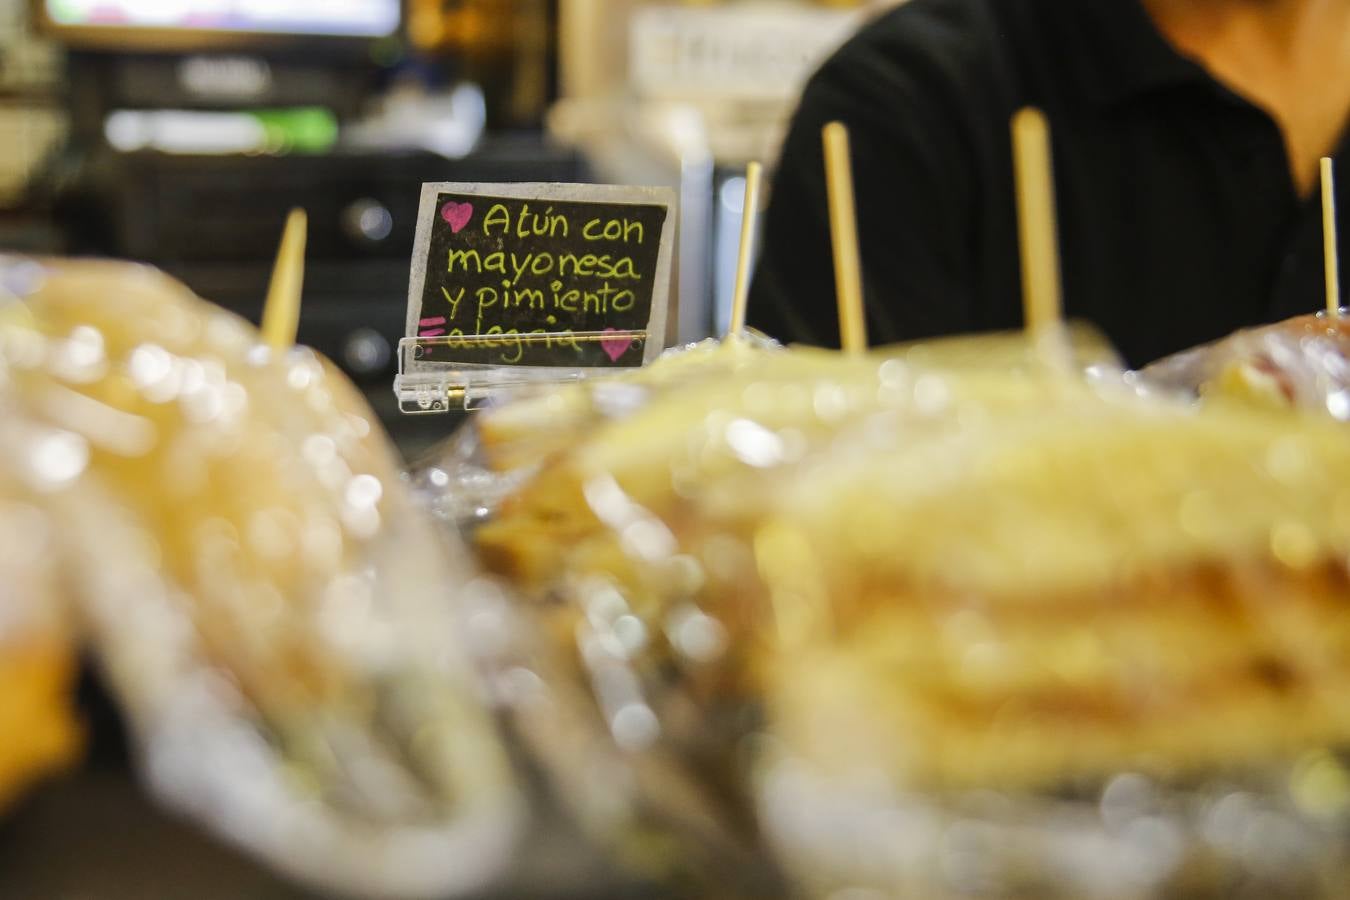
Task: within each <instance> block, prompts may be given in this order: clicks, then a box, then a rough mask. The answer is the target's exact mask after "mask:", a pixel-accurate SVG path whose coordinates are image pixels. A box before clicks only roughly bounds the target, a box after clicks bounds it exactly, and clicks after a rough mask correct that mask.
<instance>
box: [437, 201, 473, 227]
mask: <svg viewBox="0 0 1350 900" xmlns="http://www.w3.org/2000/svg"><path fill="white" fill-rule="evenodd" d="M441 218H442V219H444V220H445V221H446V222H447V223H448V224H449V225H450V230H451V231H452V232H453V233H455V234H459V233H460V231H461V230H463V228H464V226H465V225H468V224H469V220H470V219H472V218H473V204H472V203H456V202H455V201H453V200H449V201H447V202H446V204H445V205H444V206H442V207H441Z"/></svg>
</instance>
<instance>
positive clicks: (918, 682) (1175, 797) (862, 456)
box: [754, 391, 1350, 898]
mask: <svg viewBox="0 0 1350 900" xmlns="http://www.w3.org/2000/svg"><path fill="white" fill-rule="evenodd" d="M1057 393H1058V396H1057V397H1054V398H1052V397H1049V396H1047V398H1046V400H1045V405H1044V407H1043V409H1041V410H1040V411H1039V412H1038V413H1037V414H1036V415H1018V416H1006V417H999V416H994V417H986V418H984V419H983V420H969V421H966V422H964V423H960V424H957V425H954V426H953V427H952V428H951V429H949V430H942V429H939V430H935V431H933V432H931V433H929V434H928V435H917V436H916V435H913V434H909V435H906V436H905V437H904V438H903V439H898V438H897V437H896V436H894V435H888V434H886V433H884V432H879V431H876V430H872V431H870V432H869V434H870V435H871V439H870V440H868V439H860V440H859V441H856V442H854V443H853V447H854V450H853V451H852V454H853V455H852V458H851V459H850V457H849V455H847V454H846V455H843V456H839V457H837V458H835V459H833V460H829V461H826V460H820V461H818V463H817V464H816V467H815V468H814V470H812V471H801V472H799V473H797V477H796V478H795V479H794V483H793V484H792V485H791V486H786V487H785V489H784V490H783V492H782V493H780V494H779V495H778V496H777V500H776V503H775V504H774V507H773V509H772V510H771V512H770V514H769V515H768V516H766V517H765V518H764V519H763V520H761V522H760V523H759V524H758V529H757V531H756V537H755V542H754V546H755V550H756V553H755V567H756V568H757V569H758V570H759V571H760V572H763V573H782V574H781V575H780V576H776V577H775V576H772V575H766V578H767V579H768V584H767V589H768V592H769V593H768V596H769V600H768V603H769V605H771V606H772V607H773V608H774V609H776V610H783V611H785V612H787V614H788V616H790V618H789V619H786V621H792V622H794V625H793V626H792V627H791V628H790V629H789V630H787V631H786V632H781V633H783V634H784V637H783V641H782V643H781V644H780V645H779V647H778V648H775V649H774V650H772V651H770V653H768V654H766V657H765V658H766V660H767V661H768V662H767V666H768V668H767V669H766V670H765V672H764V678H763V685H764V687H765V690H766V695H767V698H768V699H767V708H768V711H767V714H766V719H767V723H768V724H767V733H768V734H769V735H771V738H770V739H769V740H768V741H767V742H766V746H767V747H768V750H767V751H766V752H765V754H764V756H763V757H762V758H761V760H760V794H759V800H760V810H761V814H762V816H763V821H764V824H765V827H766V828H767V829H768V830H769V831H770V833H771V834H772V835H773V838H774V841H775V843H776V845H777V846H778V847H779V848H780V852H781V854H782V858H783V859H785V860H788V861H789V862H790V863H791V865H792V866H793V868H794V871H796V872H797V873H798V874H799V875H800V877H801V879H802V881H803V882H804V883H805V884H806V885H808V887H809V888H810V892H811V893H813V894H815V895H819V896H829V895H831V894H832V893H833V892H835V891H843V890H847V889H850V888H856V889H871V890H875V891H880V892H882V893H883V894H884V895H891V894H902V895H912V896H924V897H956V896H963V897H964V896H971V895H974V896H1037V897H1112V898H1116V897H1122V898H1123V897H1129V898H1135V897H1156V896H1216V897H1217V896H1224V897H1227V896H1286V897H1311V896H1325V897H1336V896H1342V892H1343V888H1344V885H1345V884H1347V883H1350V881H1347V879H1348V878H1350V869H1347V867H1346V866H1347V853H1346V851H1347V849H1350V842H1348V841H1347V839H1348V838H1350V830H1348V828H1350V775H1348V774H1347V771H1346V770H1345V768H1343V760H1342V759H1341V758H1340V757H1339V756H1338V755H1337V752H1338V751H1339V750H1341V749H1342V748H1344V747H1346V746H1347V740H1348V739H1350V701H1347V699H1346V698H1347V696H1350V694H1348V693H1347V690H1348V689H1350V617H1347V607H1346V600H1347V599H1348V598H1350V580H1348V579H1347V572H1346V563H1345V560H1346V551H1347V548H1350V517H1348V514H1350V493H1347V492H1346V491H1345V490H1344V489H1343V488H1341V487H1340V486H1341V485H1345V484H1347V483H1350V481H1347V478H1348V477H1350V444H1347V443H1346V442H1345V441H1344V440H1343V439H1342V438H1340V437H1339V436H1338V431H1339V427H1338V426H1337V425H1335V424H1334V423H1331V422H1324V421H1320V420H1316V419H1303V418H1294V417H1288V416H1283V415H1279V414H1272V413H1267V412H1265V411H1261V410H1251V409H1243V408H1240V407H1212V408H1205V409H1201V410H1194V409H1191V408H1189V407H1188V406H1187V405H1184V404H1171V403H1167V402H1160V401H1156V400H1147V399H1143V400H1141V399H1140V398H1137V397H1133V396H1130V395H1129V394H1126V393H1121V394H1120V395H1119V396H1109V395H1106V396H1103V395H1100V394H1098V395H1096V396H1094V394H1093V393H1091V392H1090V393H1085V394H1083V395H1081V396H1077V397H1075V396H1074V395H1073V394H1072V393H1069V392H1064V391H1059V392H1057ZM860 437H861V436H860Z"/></svg>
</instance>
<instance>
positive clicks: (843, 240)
mask: <svg viewBox="0 0 1350 900" xmlns="http://www.w3.org/2000/svg"><path fill="white" fill-rule="evenodd" d="M822 136H823V138H824V141H825V187H826V190H827V192H828V194H829V204H830V238H831V244H832V245H833V248H834V280H835V292H836V295H837V298H838V303H839V339H840V344H841V346H842V347H843V349H844V352H845V353H865V352H866V351H867V320H866V319H865V318H864V315H863V289H862V262H861V259H860V257H859V254H858V216H857V213H856V211H855V210H854V205H853V167H852V165H851V164H850V162H849V148H848V129H846V128H845V127H844V125H843V123H841V122H831V123H830V124H828V125H826V126H825V130H824V132H823V133H822Z"/></svg>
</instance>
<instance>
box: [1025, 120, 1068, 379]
mask: <svg viewBox="0 0 1350 900" xmlns="http://www.w3.org/2000/svg"><path fill="white" fill-rule="evenodd" d="M1012 142H1013V164H1014V172H1015V175H1016V181H1017V227H1018V237H1019V245H1020V247H1021V254H1022V307H1023V315H1024V317H1025V320H1026V328H1027V331H1028V333H1029V334H1030V335H1031V337H1032V338H1033V339H1034V340H1037V341H1038V342H1039V341H1046V342H1047V347H1048V344H1050V343H1059V340H1058V338H1057V335H1058V334H1059V332H1060V329H1061V327H1062V324H1063V303H1062V300H1061V295H1060V270H1059V237H1058V228H1057V227H1056V224H1055V184H1054V168H1053V162H1052V160H1051V155H1050V126H1049V124H1048V123H1047V122H1046V119H1045V114H1044V113H1043V112H1041V111H1040V110H1039V109H1035V108H1033V107H1026V108H1024V109H1021V110H1018V112H1017V114H1016V115H1014V116H1013V120H1012ZM1060 350H1065V351H1066V350H1067V348H1064V347H1062V345H1061V346H1060V348H1059V349H1058V350H1056V351H1053V355H1054V356H1056V357H1059V358H1058V359H1057V360H1055V362H1056V364H1066V363H1067V359H1065V358H1063V357H1064V356H1065V355H1066V354H1065V353H1061V352H1059V351H1060Z"/></svg>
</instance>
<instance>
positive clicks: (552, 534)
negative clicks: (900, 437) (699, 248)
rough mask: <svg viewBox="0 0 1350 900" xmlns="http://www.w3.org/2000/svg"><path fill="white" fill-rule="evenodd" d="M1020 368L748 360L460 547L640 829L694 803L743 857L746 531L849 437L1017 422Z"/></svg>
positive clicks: (897, 355)
mask: <svg viewBox="0 0 1350 900" xmlns="http://www.w3.org/2000/svg"><path fill="white" fill-rule="evenodd" d="M1078 343H1079V346H1080V349H1081V350H1082V351H1083V357H1084V358H1092V359H1093V360H1094V364H1095V365H1097V366H1099V367H1105V366H1109V365H1113V362H1112V360H1111V354H1110V351H1109V349H1107V350H1106V351H1105V352H1104V353H1098V352H1097V350H1098V349H1099V347H1100V343H1099V342H1098V341H1097V339H1095V337H1094V336H1091V335H1089V334H1087V333H1085V332H1084V333H1082V334H1081V335H1080V337H1079V341H1078ZM911 354H913V356H914V357H916V358H911ZM948 355H950V356H951V357H953V358H959V359H961V360H963V361H964V360H970V361H971V362H970V364H969V365H968V366H967V368H968V370H969V371H968V373H967V374H965V375H963V376H961V377H959V378H958V377H955V376H953V377H947V376H943V375H941V374H939V373H940V372H941V371H943V370H941V369H940V368H939V366H940V364H941V360H942V359H943V358H944V357H945V356H948ZM980 363H984V364H985V365H984V366H983V367H982V366H981V365H980ZM1009 369H1012V370H1014V372H1013V374H1012V375H1011V376H1009V374H1008V371H1009ZM1019 369H1020V371H1021V374H1018V370H1019ZM1114 370H1115V371H1116V372H1117V373H1118V375H1117V384H1119V372H1120V369H1119V367H1118V366H1116V367H1114ZM1039 372H1041V366H1040V363H1039V359H1038V355H1037V354H1036V353H1035V352H1034V350H1032V349H1031V348H1028V347H1027V345H1026V344H1025V342H1023V341H1022V340H1021V339H1007V338H985V339H967V340H961V341H953V342H950V343H949V344H948V345H947V346H946V347H941V346H939V347H925V348H923V349H922V350H919V349H918V348H892V349H891V350H890V351H887V352H880V351H879V352H878V353H877V354H875V355H872V356H865V357H862V358H848V357H844V356H841V355H839V354H827V353H823V352H819V351H798V350H786V351H778V352H775V353H771V354H764V355H763V356H762V358H760V359H757V360H755V361H754V363H753V364H747V365H744V366H742V367H740V368H738V369H736V370H734V371H731V372H727V371H723V372H721V373H719V374H718V376H717V377H715V378H707V379H688V380H684V381H683V382H682V383H680V384H679V385H678V387H674V388H672V389H670V390H668V391H667V392H665V393H664V394H662V395H660V396H658V397H654V398H653V399H652V400H651V402H649V403H646V404H644V405H643V406H642V407H640V408H638V409H635V410H634V411H632V412H631V413H630V414H628V415H626V416H624V417H622V418H614V419H609V420H606V421H605V422H604V423H602V424H601V425H599V426H598V427H595V428H593V429H592V430H591V431H590V432H589V433H588V434H586V435H578V436H577V437H576V439H574V440H572V441H571V442H569V444H568V446H567V447H566V449H565V450H562V451H561V452H557V453H554V454H553V455H551V456H550V457H549V458H548V459H546V460H545V461H542V462H541V463H540V464H539V466H538V471H537V473H536V474H534V475H533V476H532V477H531V478H530V479H529V480H528V481H527V482H525V483H524V484H523V485H522V486H521V487H520V488H518V489H517V490H515V491H514V492H512V493H511V494H510V495H508V496H507V498H506V499H505V500H504V502H503V503H502V504H501V507H500V509H499V510H498V512H497V514H496V515H495V516H493V517H492V518H491V519H490V520H489V521H487V522H485V523H483V524H481V525H480V526H479V527H478V528H477V529H476V531H475V532H474V541H475V546H476V549H477V550H478V552H479V554H480V556H481V557H482V558H483V559H484V560H485V562H486V563H487V565H488V566H489V568H491V569H492V570H494V571H496V572H498V573H499V574H501V575H503V576H504V577H506V578H508V579H510V580H511V581H512V582H513V583H514V584H515V585H517V586H518V587H520V588H521V589H522V590H524V591H525V594H526V596H527V598H529V599H532V600H533V601H534V603H535V606H536V609H537V613H536V614H537V615H538V617H539V618H540V620H541V621H542V622H544V623H545V624H544V627H545V629H547V630H548V631H550V632H552V633H555V634H557V635H559V641H560V642H563V641H567V640H570V641H572V642H573V643H574V646H575V649H574V652H573V658H574V661H573V664H574V666H575V667H576V669H577V670H578V673H579V675H580V677H582V678H583V679H586V680H587V681H588V682H589V683H590V685H591V689H592V695H593V697H594V702H595V705H596V708H597V713H598V714H599V716H600V717H601V719H602V720H603V722H604V724H605V726H606V728H607V729H608V731H609V733H610V736H611V739H612V740H613V741H614V743H615V744H616V745H617V746H618V747H620V748H621V749H622V750H624V751H625V753H626V754H627V757H628V759H629V762H630V765H631V766H632V770H633V772H634V777H635V778H637V779H638V782H637V788H636V789H637V791H638V793H639V794H640V795H641V796H644V797H646V798H648V799H649V800H650V801H651V802H652V805H653V807H654V810H653V812H654V815H657V817H658V818H659V814H660V812H662V811H663V801H664V798H666V797H669V796H671V795H676V796H677V797H678V798H679V801H680V802H681V803H683V804H684V809H685V811H686V813H687V811H688V809H689V808H690V802H689V801H690V800H691V798H697V799H698V801H699V804H700V805H701V807H702V808H703V809H704V810H706V813H705V815H706V816H707V817H709V818H708V820H709V821H711V822H720V823H721V828H720V830H719V831H718V832H716V837H717V838H718V839H719V841H720V843H719V846H720V847H722V848H723V849H725V848H726V847H728V846H731V847H739V848H741V849H743V850H744V849H746V848H755V847H758V846H759V843H758V833H757V832H758V828H757V824H756V822H755V820H754V813H753V809H752V807H753V802H752V798H751V797H750V796H749V792H748V789H747V784H748V782H747V780H746V779H745V777H744V775H745V772H744V769H743V763H744V758H745V754H746V752H747V751H748V749H749V746H750V744H752V743H753V739H754V733H755V731H754V725H755V723H756V722H757V721H758V717H759V715H760V713H761V710H762V707H761V705H760V703H759V697H760V692H759V689H758V686H757V684H756V676H755V670H756V669H757V668H758V666H759V662H760V661H759V659H758V657H757V655H756V654H755V653H754V652H752V651H753V648H755V647H757V646H759V645H760V643H761V642H763V641H764V640H766V639H767V638H770V637H771V636H772V635H773V634H774V632H775V631H776V630H777V629H778V628H779V627H780V625H779V624H778V623H776V622H775V616H774V613H773V610H771V609H770V608H769V607H768V606H766V605H764V604H763V603H762V602H760V601H761V600H762V599H763V591H762V590H761V589H759V588H758V587H757V586H758V585H760V584H761V583H762V576H761V574H760V573H759V572H757V571H756V569H755V567H754V565H753V553H752V547H753V523H754V521H755V519H756V517H757V516H758V515H760V514H761V513H762V511H763V510H764V509H765V508H766V505H768V504H770V503H771V502H772V499H773V497H774V496H775V495H776V494H777V493H779V492H781V491H782V490H783V489H784V487H785V485H787V484H789V483H791V481H792V479H793V477H794V475H793V473H794V472H795V471H796V470H797V469H798V468H799V467H800V466H802V465H804V464H806V463H808V462H809V461H810V460H812V459H816V458H829V457H830V456H831V455H832V454H833V453H834V452H835V451H836V450H837V445H838V442H839V441H840V440H842V439H844V436H845V435H851V434H852V433H853V431H854V429H866V428H867V427H880V428H885V429H891V430H894V431H895V432H896V433H898V434H906V433H909V432H910V431H911V430H913V431H922V430H924V429H929V428H933V427H938V425H939V424H941V425H942V426H943V427H946V423H948V422H951V421H954V418H953V412H952V411H953V410H956V411H958V414H957V415H956V418H957V419H959V418H960V417H962V416H981V415H985V414H987V408H988V407H989V406H991V405H996V406H997V405H1001V406H1003V407H1006V408H1007V409H1008V410H1010V411H1012V410H1022V411H1027V410H1030V409H1034V408H1035V406H1036V405H1037V404H1039V403H1041V402H1042V397H1043V395H1044V393H1045V387H1044V384H1045V383H1046V382H1047V378H1046V377H1044V376H1042V375H1039V374H1033V373H1039ZM1049 380H1050V381H1052V382H1053V383H1054V384H1055V385H1058V384H1060V383H1061V382H1062V383H1065V384H1067V385H1068V387H1067V388H1066V389H1070V390H1078V391H1083V390H1087V388H1085V387H1083V386H1082V384H1081V383H1080V382H1079V381H1077V380H1068V381H1064V380H1063V379H1060V378H1054V379H1049ZM1054 389H1055V388H1051V390H1054ZM487 415H488V416H491V415H492V413H488V414H487ZM756 598H759V600H757V599H756ZM644 779H651V781H650V783H648V782H647V781H645V780H644ZM685 818H686V819H687V815H686V816H685ZM677 830H678V829H677ZM751 852H752V851H751ZM765 877H770V876H769V875H767V874H766V876H765ZM724 886H725V885H724Z"/></svg>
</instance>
